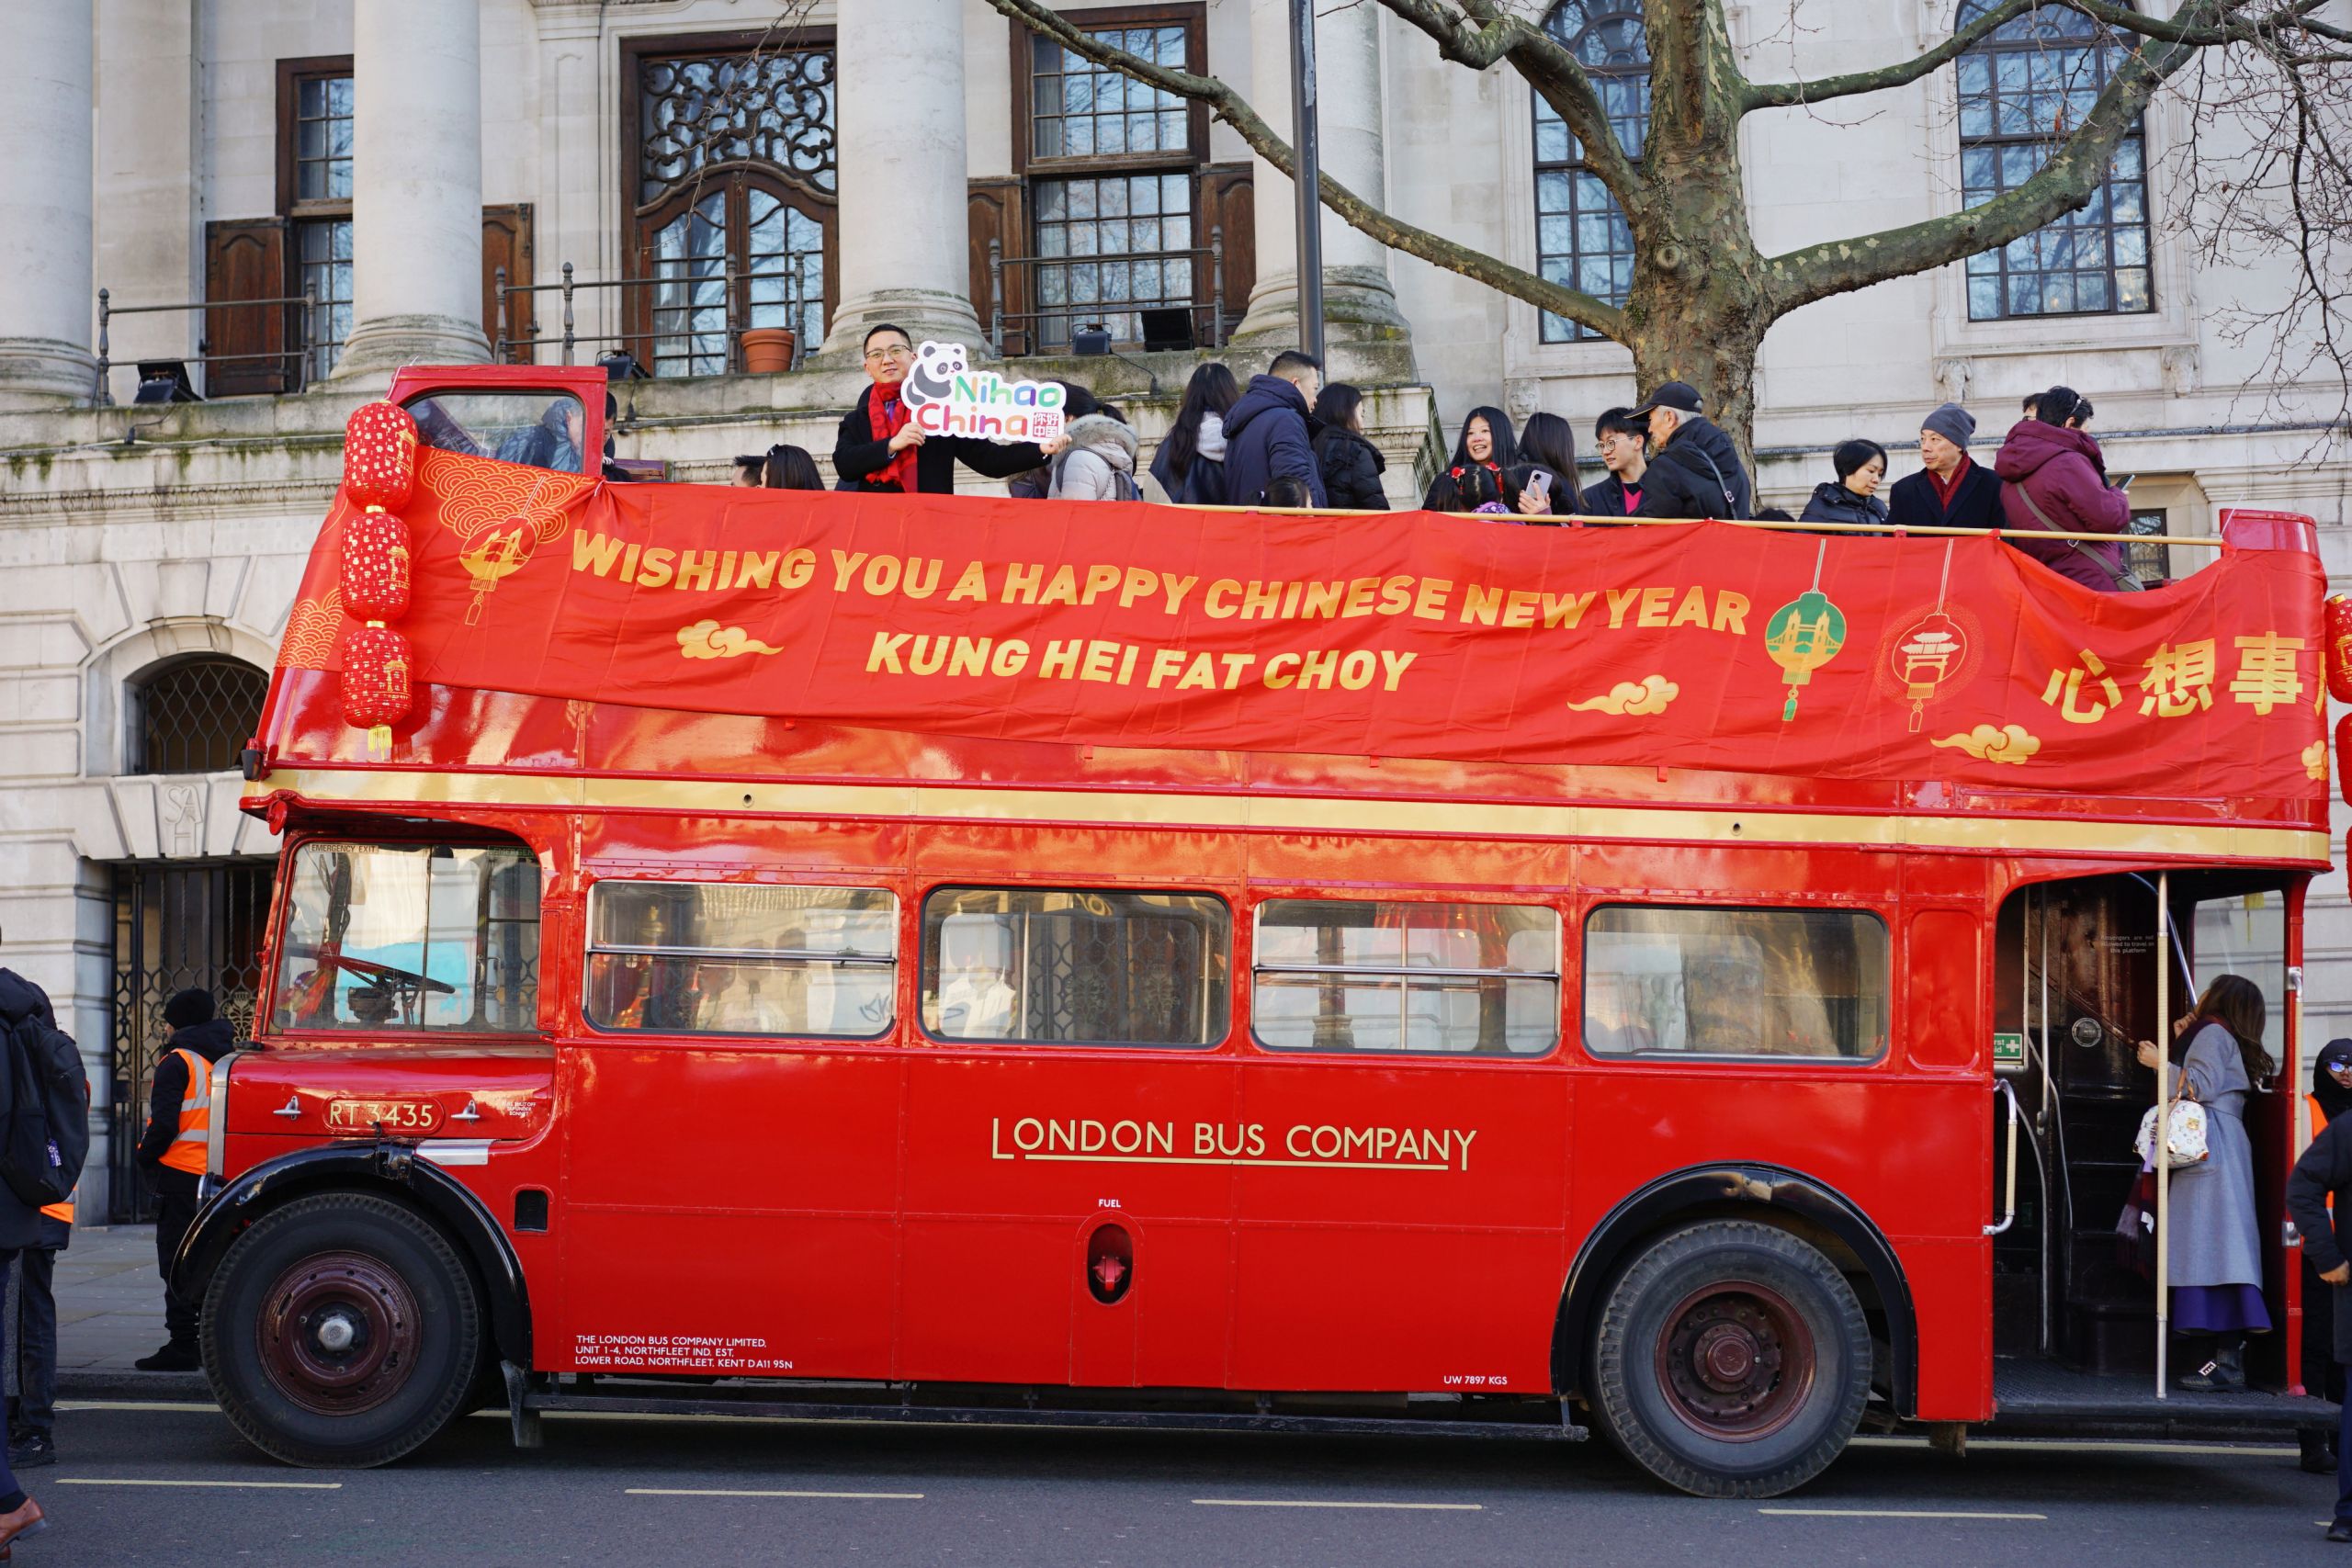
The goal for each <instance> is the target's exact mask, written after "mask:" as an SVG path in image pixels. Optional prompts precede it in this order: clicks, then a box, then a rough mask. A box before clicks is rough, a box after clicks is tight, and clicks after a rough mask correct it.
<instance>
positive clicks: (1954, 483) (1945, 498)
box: [1928, 452, 1968, 512]
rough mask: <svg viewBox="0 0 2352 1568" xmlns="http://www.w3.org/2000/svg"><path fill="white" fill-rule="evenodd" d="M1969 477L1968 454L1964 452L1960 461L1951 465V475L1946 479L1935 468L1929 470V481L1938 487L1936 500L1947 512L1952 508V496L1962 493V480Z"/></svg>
mask: <svg viewBox="0 0 2352 1568" xmlns="http://www.w3.org/2000/svg"><path fill="white" fill-rule="evenodd" d="M1967 477H1968V454H1967V453H1965V452H1962V454H1961V455H1960V461H1959V462H1957V463H1954V464H1953V465H1952V466H1951V478H1950V479H1946V478H1945V477H1944V476H1943V475H1941V474H1939V473H1938V472H1936V470H1935V469H1933V468H1929V469H1928V483H1929V484H1931V485H1933V486H1935V487H1936V501H1937V502H1938V503H1939V505H1941V506H1942V507H1943V509H1944V510H1945V511H1946V512H1950V511H1951V498H1952V497H1953V496H1955V495H1957V494H1959V493H1960V481H1961V480H1962V479H1966V478H1967Z"/></svg>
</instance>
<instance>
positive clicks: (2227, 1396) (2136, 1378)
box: [1980, 1356, 2337, 1438]
mask: <svg viewBox="0 0 2352 1568" xmlns="http://www.w3.org/2000/svg"><path fill="white" fill-rule="evenodd" d="M1993 1404H1994V1411H1993V1419H1992V1420H1991V1421H1990V1422H1989V1423H1986V1425H1985V1427H1983V1428H1980V1429H1981V1430H1985V1431H1986V1432H1988V1433H1998V1434H2000V1435H2002V1436H2004V1437H2006V1436H2008V1435H2010V1434H2012V1433H2052V1434H2055V1433H2067V1434H2092V1435H2109V1434H2112V1435H2115V1436H2119V1437H2125V1436H2129V1437H2190V1436H2195V1437H2223V1438H2226V1437H2276V1436H2278V1434H2279V1433H2281V1432H2291V1431H2305V1430H2309V1429H2312V1428H2314V1427H2317V1428H2323V1429H2326V1430H2330V1431H2332V1430H2334V1429H2335V1424H2336V1418H2337V1406H2336V1404H2335V1402H2334V1401H2333V1400H2327V1399H2319V1398H2315V1397H2313V1396H2312V1395H2309V1394H2287V1393H2272V1392H2269V1391H2267V1390H2264V1389H2258V1388H2245V1389H2239V1390H2235V1391H2233V1392H2229V1393H2211V1392H2206V1391H2202V1390H2196V1389H2185V1388H2179V1387H2174V1388H2171V1389H2168V1390H2166V1391H2165V1396H2164V1397H2163V1398H2162V1399H2158V1398H2157V1397H2156V1387H2155V1376H2154V1373H2153V1372H2148V1371H2135V1372H2120V1371H2117V1372H2095V1371H2075V1369H2073V1368H2071V1367H2068V1366H2066V1365H2064V1363H2063V1362H2059V1361H2055V1360H2050V1359H2043V1358H2041V1357H2037V1356H1998V1357H1996V1358H1995V1359H1994V1361H1993Z"/></svg>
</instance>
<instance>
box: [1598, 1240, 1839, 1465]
mask: <svg viewBox="0 0 2352 1568" xmlns="http://www.w3.org/2000/svg"><path fill="white" fill-rule="evenodd" d="M1592 1365H1593V1378H1592V1387H1593V1398H1594V1403H1595V1404H1596V1405H1597V1407H1598V1409H1599V1414H1600V1417H1601V1427H1602V1429H1603V1430H1604V1431H1606V1432H1607V1433H1608V1434H1609V1437H1610V1438H1611V1440H1612V1441H1613V1442H1615V1443H1616V1445H1617V1447H1618V1448H1619V1449H1621V1450H1623V1451H1624V1454H1625V1457H1626V1458H1628V1459H1630V1460H1632V1461H1634V1463H1635V1464H1638V1465H1640V1466H1641V1467H1642V1468H1643V1469H1644V1470H1646V1471H1648V1472H1650V1473H1651V1474H1652V1475H1655V1476H1657V1478H1658V1479H1659V1480H1660V1481H1663V1482H1665V1483H1667V1484H1668V1485H1669V1486H1676V1487H1679V1488H1681V1489H1682V1490H1683V1491H1685V1492H1689V1493H1691V1494H1692V1495H1696V1496H1701V1497H1774V1496H1778V1495H1780V1494H1781V1493H1783V1492H1787V1491H1789V1490H1791V1489H1792V1488H1794V1487H1798V1486H1802V1485H1804V1483H1806V1482H1808V1481H1810V1480H1812V1479H1813V1478H1814V1477H1815V1476H1816V1475H1818V1474H1820V1473H1821V1472H1822V1471H1823V1469H1825V1468H1826V1466H1827V1465H1828V1463H1829V1461H1831V1460H1834V1459H1836V1458H1837V1457H1838V1454H1839V1452H1840V1451H1842V1450H1844V1448H1845V1447H1846V1441H1847V1439H1848V1438H1851V1437H1852V1436H1853V1435H1854V1427H1855V1426H1856V1424H1857V1423H1859V1422H1860V1420H1861V1416H1862V1406H1863V1404H1864V1403H1865V1402H1866V1401H1868V1399H1869V1398H1870V1391H1871V1331H1870V1324H1869V1321H1868V1320H1867V1319H1866V1318H1864V1316H1863V1315H1862V1306H1861V1303H1860V1302H1859V1301H1857V1300H1855V1298H1854V1292H1853V1291H1852V1289H1851V1288H1850V1287H1849V1286H1848V1284H1847V1283H1846V1280H1845V1276H1844V1275H1842V1274H1840V1273H1839V1272H1838V1268H1837V1266H1836V1265H1835V1264H1833V1263H1831V1262H1830V1261H1829V1259H1828V1258H1825V1257H1823V1256H1822V1255H1821V1253H1820V1252H1819V1251H1817V1250H1816V1249H1815V1248H1814V1247H1810V1246H1808V1245H1807V1244H1806V1243H1804V1242H1803V1241H1801V1240H1799V1239H1798V1238H1797V1237H1795V1236H1792V1235H1789V1234H1788V1233H1787V1232H1786V1231H1780V1230H1774V1229H1773V1228H1772V1227H1770V1225H1761V1224H1754V1223H1752V1222H1749V1221H1746V1220H1710V1221H1707V1222H1706V1223H1704V1224H1696V1225H1692V1226H1691V1227H1690V1228H1689V1229H1687V1230H1680V1231H1676V1232H1674V1233H1672V1234H1671V1235H1666V1236H1663V1237H1661V1238H1660V1239H1658V1240H1657V1241H1656V1242H1654V1243H1652V1244H1651V1245H1650V1246H1649V1247H1648V1248H1647V1249H1646V1250H1645V1251H1644V1252H1642V1253H1641V1254H1640V1255H1639V1256H1638V1257H1636V1258H1634V1261H1633V1263H1632V1264H1631V1265H1629V1266H1628V1267H1627V1268H1626V1269H1625V1271H1624V1272H1623V1274H1622V1275H1620V1276H1619V1277H1618V1279H1617V1281H1616V1283H1615V1284H1614V1285H1612V1286H1611V1289H1610V1292H1609V1297H1608V1301H1607V1302H1606V1303H1605V1304H1604V1305H1603V1307H1602V1309H1601V1314H1600V1325H1599V1326H1598V1327H1597V1329H1596V1330H1595V1332H1594V1336H1593V1350H1592Z"/></svg>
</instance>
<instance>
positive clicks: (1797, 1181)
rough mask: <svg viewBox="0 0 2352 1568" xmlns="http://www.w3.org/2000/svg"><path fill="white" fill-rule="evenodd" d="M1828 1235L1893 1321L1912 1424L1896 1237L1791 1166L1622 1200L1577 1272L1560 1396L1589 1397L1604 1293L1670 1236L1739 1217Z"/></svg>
mask: <svg viewBox="0 0 2352 1568" xmlns="http://www.w3.org/2000/svg"><path fill="white" fill-rule="evenodd" d="M1775 1214H1778V1215H1781V1216H1784V1217H1785V1218H1786V1219H1787V1220H1788V1221H1790V1222H1792V1225H1791V1228H1792V1229H1798V1230H1801V1231H1802V1230H1813V1231H1817V1232H1822V1233H1826V1235H1828V1236H1829V1237H1831V1238H1834V1239H1835V1240H1836V1241H1837V1242H1838V1243H1841V1244H1842V1245H1843V1246H1844V1247H1846V1248H1847V1249H1848V1250H1849V1251H1850V1252H1852V1254H1853V1255H1854V1257H1855V1258H1858V1259H1860V1263H1861V1266H1862V1268H1863V1269H1864V1271H1865V1272H1867V1273H1868V1274H1869V1276H1870V1280H1871V1289H1872V1291H1873V1292H1874V1293H1875V1294H1876V1296H1877V1298H1878V1302H1879V1304H1880V1305H1881V1307H1882V1308H1883V1311H1884V1315H1885V1319H1886V1335H1887V1341H1888V1348H1889V1350H1890V1352H1891V1362H1892V1364H1891V1365H1890V1366H1889V1368H1888V1369H1887V1371H1888V1376H1889V1379H1890V1381H1891V1382H1892V1383H1893V1389H1892V1393H1893V1395H1894V1409H1895V1411H1896V1412H1897V1414H1900V1415H1905V1416H1907V1415H1909V1414H1910V1413H1911V1412H1912V1410H1913V1408H1914V1407H1915V1404H1916V1402H1917V1392H1916V1391H1917V1383H1918V1377H1917V1373H1918V1334H1917V1317H1916V1315H1915V1314H1914V1310H1913V1307H1912V1303H1911V1287H1910V1284H1909V1282H1908V1281H1907V1280H1905V1279H1904V1276H1903V1269H1902V1265H1901V1264H1899V1263H1898V1262H1896V1260H1895V1257H1894V1248H1893V1247H1890V1246H1888V1245H1887V1241H1886V1237H1885V1236H1883V1235H1881V1234H1879V1229H1878V1227H1877V1226H1876V1225H1874V1224H1871V1221H1870V1218H1869V1217H1868V1216H1867V1215H1865V1214H1864V1213H1862V1211H1861V1210H1860V1208H1859V1207H1857V1206H1856V1205H1855V1203H1854V1202H1853V1201H1852V1200H1851V1199H1849V1198H1848V1197H1846V1196H1845V1194H1843V1193H1841V1192H1839V1191H1838V1190H1835V1189H1834V1188H1831V1187H1829V1186H1827V1185H1826V1184H1825V1183H1823V1182H1821V1181H1818V1180H1816V1179H1814V1178H1812V1177H1810V1176H1806V1175H1804V1173H1803V1172H1801V1171H1794V1170H1789V1169H1787V1168H1783V1167H1781V1166H1773V1165H1758V1164H1747V1163H1745V1162H1741V1163H1720V1164H1714V1165H1703V1166H1692V1167H1691V1168H1688V1169H1685V1170H1677V1171H1670V1172H1668V1174H1666V1175H1664V1176H1661V1177H1658V1178H1657V1179H1655V1180H1653V1181H1651V1182H1650V1183H1649V1184H1648V1185H1646V1186H1645V1187H1643V1188H1641V1189H1640V1190H1637V1191H1634V1192H1633V1193H1631V1194H1629V1195H1628V1196H1626V1197H1625V1198H1624V1199H1623V1200H1622V1201H1620V1202H1619V1203H1618V1205H1617V1206H1616V1208H1614V1209H1612V1210H1611V1211H1610V1213H1609V1214H1608V1216H1607V1217H1606V1218H1605V1219H1603V1220H1602V1221H1601V1222H1600V1224H1597V1225H1595V1226H1594V1227H1593V1228H1592V1232H1591V1234H1590V1235H1587V1236H1586V1237H1585V1239H1584V1244H1583V1245H1582V1246H1581V1247H1578V1248H1577V1257H1576V1261H1575V1262H1574V1263H1573V1264H1572V1265H1570V1266H1569V1269H1568V1282H1567V1288H1566V1290H1565V1291H1564V1292H1562V1293H1561V1297H1560V1317H1559V1323H1558V1325H1557V1326H1556V1327H1555V1330H1554V1332H1553V1337H1552V1386H1553V1387H1555V1388H1556V1389H1558V1390H1559V1391H1560V1392H1561V1393H1564V1394H1571V1395H1577V1396H1582V1395H1585V1394H1586V1393H1589V1390H1587V1389H1586V1388H1585V1387H1584V1382H1585V1376H1586V1365H1585V1363H1586V1349H1587V1345H1586V1341H1587V1340H1588V1339H1589V1337H1590V1334H1591V1326H1592V1320H1593V1315H1594V1314H1595V1313H1597V1312H1598V1311H1599V1310H1600V1302H1601V1296H1602V1293H1603V1292H1605V1291H1607V1289H1608V1288H1609V1285H1610V1282H1611V1280H1614V1279H1615V1278H1616V1275H1617V1272H1618V1269H1619V1268H1620V1266H1621V1265H1623V1263H1624V1262H1625V1261H1626V1260H1627V1259H1628V1258H1630V1257H1631V1256H1632V1254H1633V1253H1634V1250H1635V1249H1636V1248H1637V1247H1639V1246H1640V1244H1641V1243H1642V1242H1643V1241H1645V1240H1646V1239H1648V1238H1649V1237H1651V1236H1654V1235H1657V1234H1659V1233H1660V1232H1663V1231H1667V1230H1671V1229H1674V1228H1676V1227H1677V1226H1678V1225H1679V1224H1684V1223H1688V1222H1690V1221H1692V1220H1699V1219H1711V1218H1723V1217H1726V1216H1728V1217H1736V1218H1741V1219H1754V1220H1761V1221H1763V1222H1765V1223H1766V1224H1770V1223H1772V1217H1773V1215H1775Z"/></svg>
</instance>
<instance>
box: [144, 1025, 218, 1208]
mask: <svg viewBox="0 0 2352 1568" xmlns="http://www.w3.org/2000/svg"><path fill="white" fill-rule="evenodd" d="M236 1048H237V1031H236V1028H235V1026H233V1025H232V1024H231V1023H230V1021H228V1020H227V1019H225V1018H215V1019H210V1020H208V1021H205V1022H203V1023H191V1024H189V1025H188V1026H187V1028H186V1029H175V1030H173V1031H172V1037H171V1038H170V1039H169V1040H167V1041H165V1042H164V1055H163V1058H162V1059H161V1060H160V1061H158V1062H157V1063H156V1064H155V1091H154V1093H153V1094H152V1095H151V1096H149V1097H148V1100H147V1133H146V1135H145V1136H144V1137H142V1138H141V1139H140V1140H139V1163H140V1164H141V1166H143V1167H145V1168H146V1170H147V1173H148V1174H149V1175H151V1176H153V1175H155V1174H157V1173H158V1172H164V1155H165V1154H166V1153H167V1152H168V1151H169V1150H170V1148H171V1146H172V1140H173V1139H174V1138H176V1137H178V1136H179V1132H180V1101H181V1100H186V1099H187V1063H186V1062H183V1061H181V1060H180V1059H179V1057H178V1056H176V1055H173V1053H175V1052H178V1051H193V1052H195V1053H196V1054H197V1055H199V1056H201V1057H203V1058H204V1059H205V1060H206V1061H208V1062H217V1061H219V1060H220V1058H221V1057H223V1056H225V1055H228V1054H229V1053H230V1052H232V1051H233V1050H235V1049H236ZM164 1173H165V1174H173V1173H169V1172H164ZM177 1174H185V1173H184V1172H182V1173H177Z"/></svg>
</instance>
